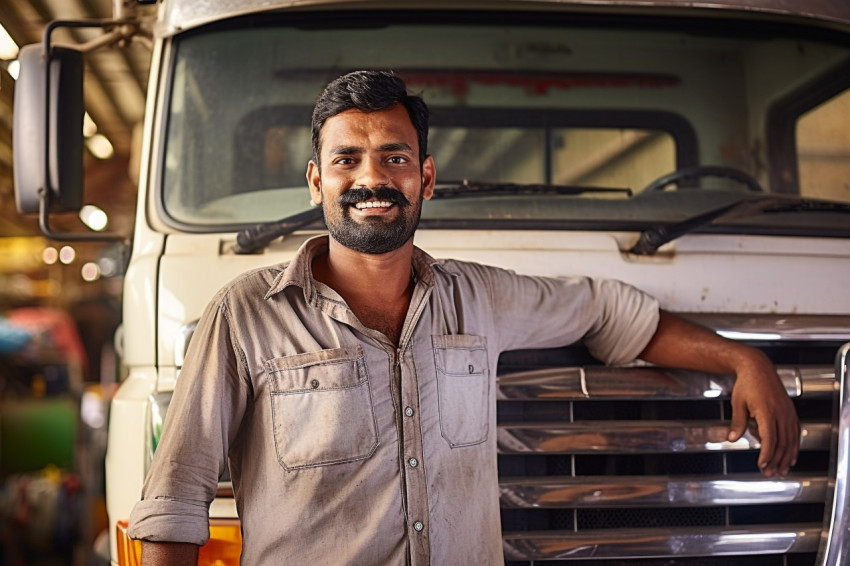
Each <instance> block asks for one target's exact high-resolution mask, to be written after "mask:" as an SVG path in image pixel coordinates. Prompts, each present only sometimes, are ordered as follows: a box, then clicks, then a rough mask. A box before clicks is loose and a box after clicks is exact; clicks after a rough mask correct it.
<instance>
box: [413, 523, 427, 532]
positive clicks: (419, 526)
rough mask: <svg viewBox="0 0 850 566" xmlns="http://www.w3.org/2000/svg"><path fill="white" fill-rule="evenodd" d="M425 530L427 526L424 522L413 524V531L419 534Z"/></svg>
mask: <svg viewBox="0 0 850 566" xmlns="http://www.w3.org/2000/svg"><path fill="white" fill-rule="evenodd" d="M424 528H425V525H423V524H422V521H416V522H415V523H413V530H414V531H416V532H417V533H421V532H422V529H424Z"/></svg>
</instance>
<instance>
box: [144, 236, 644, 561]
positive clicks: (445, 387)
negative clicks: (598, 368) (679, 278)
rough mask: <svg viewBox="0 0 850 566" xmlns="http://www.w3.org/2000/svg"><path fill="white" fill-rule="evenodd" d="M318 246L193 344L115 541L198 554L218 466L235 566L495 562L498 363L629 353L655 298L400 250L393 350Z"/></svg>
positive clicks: (259, 280) (224, 305) (217, 317)
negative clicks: (315, 264)
mask: <svg viewBox="0 0 850 566" xmlns="http://www.w3.org/2000/svg"><path fill="white" fill-rule="evenodd" d="M327 249H328V243H327V238H326V237H319V238H314V239H312V240H310V241H308V242H306V243H305V244H304V246H303V247H302V248H301V250H300V251H299V252H298V254H297V255H296V257H295V258H294V259H293V260H292V262H290V263H289V264H285V265H276V266H271V267H264V268H261V269H257V270H254V271H251V272H249V273H246V274H244V275H242V276H241V277H239V278H238V279H236V280H235V281H233V282H232V283H230V284H229V285H228V286H227V287H225V288H224V289H222V290H221V291H220V292H219V293H218V295H217V296H216V297H215V298H214V300H213V301H212V302H211V304H210V305H209V306H208V307H207V310H206V312H205V314H204V316H203V317H202V319H201V322H200V323H199V325H198V328H197V330H196V332H195V335H194V337H193V339H192V345H191V347H190V348H189V352H188V354H187V356H188V357H187V360H186V363H185V365H184V368H183V370H182V373H181V374H180V378H179V379H178V382H177V386H176V389H175V392H174V397H173V400H172V402H171V405H170V408H169V410H168V415H167V420H166V423H165V430H164V435H163V438H162V441H161V443H160V445H159V447H158V448H157V452H156V456H155V458H154V461H153V464H152V467H151V470H150V473H149V475H148V478H147V481H146V483H145V486H144V490H143V493H142V501H140V502H139V503H138V504H137V505H136V506H135V508H134V510H133V513H132V515H131V517H130V536H132V537H134V538H139V539H147V540H152V541H183V542H192V543H196V544H204V543H205V542H206V541H207V539H208V536H209V531H208V508H209V504H210V502H211V501H212V499H213V497H214V495H215V491H216V485H217V479H218V477H219V475H220V473H221V472H222V471H223V470H224V466H225V465H226V463H227V462H228V460H229V465H230V473H231V477H232V480H233V487H234V495H235V498H236V505H237V509H238V511H239V516H240V518H241V521H242V530H243V536H244V539H243V551H242V562H241V563H242V564H243V566H250V565H266V564H275V565H276V564H311V565H313V564H316V565H320V564H328V565H340V564H351V565H357V566H368V565H382V566H383V565H395V564H398V565H403V564H412V565H414V566H419V565H424V564H435V565H441V566H451V565H458V566H467V565H469V564H501V563H503V558H502V544H501V531H500V523H499V502H498V489H497V470H496V386H495V371H496V364H497V362H498V358H499V354H500V353H501V352H503V351H505V350H512V349H520V348H548V347H557V346H564V345H568V344H571V343H573V342H576V341H578V340H580V339H584V340H585V343H586V344H587V346H588V347H589V349H590V351H591V352H592V353H593V354H594V355H595V356H596V357H598V358H599V359H601V360H603V361H605V362H606V363H610V364H617V363H623V362H628V361H631V360H632V359H633V358H634V357H636V356H637V355H638V354H639V353H640V352H641V350H642V349H643V348H644V346H645V345H646V344H647V343H648V341H649V339H650V337H651V336H652V334H653V333H654V331H655V328H656V326H657V323H658V305H657V303H656V301H655V300H654V299H652V298H651V297H649V296H647V295H645V294H644V293H642V292H640V291H638V290H636V289H634V288H633V287H630V286H628V285H625V284H622V283H619V282H615V281H607V280H591V279H588V278H583V277H575V278H566V279H548V278H540V277H526V276H518V275H516V274H514V273H512V272H510V271H505V270H502V269H497V268H493V267H487V266H482V265H477V264H472V263H464V262H459V261H452V260H435V259H433V258H431V257H430V256H428V255H427V254H426V253H425V252H423V251H421V250H419V249H416V251H415V253H414V269H415V273H416V274H417V281H416V286H415V289H414V293H413V298H412V300H411V302H410V308H409V310H408V314H407V319H406V320H405V323H404V328H403V330H402V334H401V341H400V346H399V347H398V348H396V347H395V346H394V345H393V344H392V343H391V342H390V341H389V340H387V338H386V337H385V336H384V335H383V334H381V333H379V332H377V331H374V330H371V329H369V328H366V327H364V326H363V325H362V324H361V323H360V322H359V321H358V320H357V318H356V317H355V316H354V314H353V313H352V311H351V310H350V309H349V308H348V307H347V306H346V304H345V301H343V299H342V297H340V296H339V294H337V293H336V292H335V291H334V290H333V289H331V288H329V287H327V286H326V285H323V284H322V283H320V282H317V281H316V280H315V279H313V277H312V273H311V268H310V266H311V261H312V259H313V258H314V257H315V256H316V255H319V254H322V253H327Z"/></svg>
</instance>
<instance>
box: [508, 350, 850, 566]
mask: <svg viewBox="0 0 850 566" xmlns="http://www.w3.org/2000/svg"><path fill="white" fill-rule="evenodd" d="M822 338H823V337H819V338H818V339H817V340H800V339H794V340H782V341H776V342H761V343H760V342H751V344H752V345H755V346H757V347H761V348H762V349H763V350H764V351H765V352H766V353H767V354H768V355H769V356H771V358H772V359H773V361H774V363H776V364H777V368H778V371H779V374H780V377H781V378H782V380H783V383H784V384H785V387H786V390H787V391H788V394H789V395H790V396H791V397H792V398H793V399H794V403H795V405H796V407H797V411H798V413H799V415H800V421H801V426H802V436H801V453H800V457H799V459H798V464H797V465H796V466H795V468H794V469H793V470H792V473H791V474H789V476H788V477H786V478H765V477H763V476H761V475H760V474H759V473H758V468H757V464H756V461H757V457H758V441H757V440H756V439H755V437H753V435H752V434H751V433H750V432H748V434H747V435H745V437H744V438H742V439H740V440H739V441H737V442H735V443H730V442H728V441H726V439H725V438H726V434H727V432H728V422H729V418H730V414H731V409H730V405H729V394H730V392H731V389H732V385H733V379H732V378H731V377H729V376H716V375H710V374H704V373H696V372H684V371H674V370H664V369H658V368H650V367H630V368H605V367H603V366H601V365H599V364H598V362H595V361H594V360H593V359H592V358H591V357H590V356H589V354H588V353H587V352H586V351H585V350H584V349H582V348H581V347H575V346H574V347H570V348H565V349H557V350H545V351H540V350H535V351H521V352H508V353H506V354H504V355H503V356H502V359H501V361H500V364H499V376H500V377H499V401H498V419H499V430H498V445H499V475H500V491H501V505H502V530H503V542H504V549H505V559H506V564H508V565H511V566H514V565H516V566H520V565H523V566H526V565H531V564H534V563H536V562H538V561H545V563H546V564H547V566H548V565H556V564H565V565H567V564H568V565H570V566H575V565H576V564H583V563H586V564H588V565H593V566H607V565H622V566H661V565H664V566H674V565H681V566H721V565H722V566H736V565H739V564H740V565H744V564H746V566H780V565H781V566H803V565H805V566H812V565H814V564H815V563H816V558H817V553H818V550H819V547H820V545H821V539H822V531H823V530H824V524H825V523H824V517H825V514H827V515H828V513H829V511H830V509H831V497H832V489H831V486H832V485H833V484H832V482H831V481H830V456H831V453H832V452H833V445H834V443H835V439H834V438H833V432H834V426H833V422H834V418H835V417H834V413H835V410H834V403H835V401H836V398H837V391H838V382H837V380H836V375H835V366H834V361H835V356H836V352H837V351H838V349H839V347H840V345H841V339H842V338H845V337H844V336H843V335H842V336H840V337H838V336H836V337H835V339H832V340H830V339H826V340H824V339H822Z"/></svg>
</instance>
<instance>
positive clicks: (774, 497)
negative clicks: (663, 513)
mask: <svg viewBox="0 0 850 566" xmlns="http://www.w3.org/2000/svg"><path fill="white" fill-rule="evenodd" d="M828 487H829V486H828V481H827V479H826V478H825V477H822V476H814V475H798V474H793V475H791V476H789V477H787V478H784V479H770V478H766V477H764V476H762V475H760V474H740V475H735V476H733V475H730V476H724V477H718V476H676V477H669V476H584V477H572V476H546V477H535V478H527V477H526V478H502V479H501V481H500V482H499V489H500V491H501V504H502V507H504V508H541V509H544V508H548V509H561V508H602V507H606V508H614V507H616V508H627V507H707V506H717V505H769V504H779V503H808V502H817V501H821V502H822V501H824V499H826V495H827V491H828Z"/></svg>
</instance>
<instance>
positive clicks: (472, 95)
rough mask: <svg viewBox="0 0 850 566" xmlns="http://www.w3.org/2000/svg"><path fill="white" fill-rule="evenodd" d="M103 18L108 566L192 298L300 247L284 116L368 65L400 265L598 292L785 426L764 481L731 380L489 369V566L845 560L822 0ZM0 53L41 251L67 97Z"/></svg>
mask: <svg viewBox="0 0 850 566" xmlns="http://www.w3.org/2000/svg"><path fill="white" fill-rule="evenodd" d="M119 4H121V3H120V2H119ZM124 4H125V7H124V8H122V10H128V12H127V13H124V14H123V15H122V17H124V18H125V19H126V20H127V21H133V22H134V26H135V27H133V28H132V29H133V33H135V32H137V31H139V30H141V31H148V32H149V33H150V34H151V36H152V64H151V75H150V79H149V92H148V99H147V114H146V120H145V128H144V131H145V134H144V140H143V143H142V146H141V176H140V181H139V190H138V214H137V219H136V223H135V230H134V234H133V240H132V254H131V258H130V261H129V265H128V267H127V271H126V274H125V287H124V316H123V335H124V338H123V342H124V349H123V363H124V364H125V366H126V369H127V377H126V379H124V381H123V383H122V384H121V387H120V389H119V390H118V392H117V394H116V395H115V398H114V400H113V402H112V407H111V414H110V425H109V446H108V452H107V458H106V467H107V506H108V513H109V519H110V537H111V551H112V560H113V563H114V564H116V565H119V566H127V565H131V564H137V563H138V562H137V561H138V555H137V552H138V545H137V544H136V543H134V542H133V541H130V540H129V539H127V537H126V532H125V527H126V520H127V518H128V516H129V514H130V510H131V509H132V507H133V505H134V503H135V502H136V501H137V500H138V498H139V496H140V492H141V487H142V483H143V481H144V477H145V473H146V471H147V468H148V465H149V462H150V459H151V457H152V453H153V451H154V450H155V447H156V442H157V440H158V437H159V432H160V427H161V423H162V418H163V416H164V413H165V411H166V410H167V407H168V400H169V398H170V393H171V391H172V390H173V387H174V384H175V382H176V380H178V379H179V375H180V369H181V366H182V362H183V354H184V352H185V347H186V345H187V344H188V342H189V340H190V338H191V334H192V330H193V328H194V325H195V324H196V323H197V320H198V318H199V317H200V315H201V312H202V310H203V309H204V307H205V306H206V304H207V302H208V301H209V300H210V298H211V297H212V296H213V294H214V293H215V292H216V291H217V290H218V289H219V288H220V287H221V286H223V285H224V284H225V283H227V282H228V281H229V280H231V279H233V278H234V277H236V276H237V275H239V274H240V273H242V272H244V271H246V270H248V269H251V268H254V267H257V266H260V265H267V264H274V263H280V262H286V261H288V260H289V259H290V258H291V257H292V256H293V254H294V253H295V251H296V250H297V249H298V247H299V246H300V245H301V243H303V242H304V241H305V240H306V239H307V238H309V237H311V236H313V235H316V234H320V233H322V232H323V231H324V225H323V223H322V217H321V210H320V209H318V208H315V207H313V206H312V204H311V202H310V198H309V194H308V191H307V188H306V184H305V180H304V172H305V169H306V164H307V161H308V160H309V159H310V157H311V144H310V113H311V110H312V106H313V103H314V101H315V99H316V97H317V96H318V94H319V92H320V91H321V89H322V88H323V87H324V85H325V84H327V83H328V82H329V81H330V80H331V79H333V78H335V77H337V76H339V75H341V74H343V73H345V72H347V71H351V70H356V69H361V68H369V69H389V70H393V71H394V72H395V73H397V74H398V75H399V76H401V77H402V78H403V79H404V80H405V81H406V83H407V84H408V86H409V88H410V89H411V90H414V91H416V92H419V93H421V94H422V96H423V97H424V98H425V101H426V102H427V103H428V105H429V107H430V109H431V113H432V116H431V132H430V139H429V152H430V153H431V154H432V155H433V156H434V159H435V161H436V166H437V176H438V180H437V187H436V190H435V195H434V198H433V200H431V201H429V202H426V203H425V205H424V208H423V213H422V219H421V223H420V227H419V230H418V232H417V235H416V244H417V245H418V246H420V247H422V248H424V249H425V250H426V251H428V252H429V253H430V254H431V255H433V256H436V257H454V258H460V259H466V260H472V261H478V262H482V263H487V264H493V265H498V266H501V267H505V268H509V269H513V270H516V271H518V272H522V273H528V274H540V275H548V276H553V277H562V276H567V275H573V274H584V275H590V276H594V277H608V278H616V279H621V280H624V281H627V282H629V283H631V284H633V285H635V286H637V287H640V288H642V289H644V290H646V291H648V292H649V293H651V294H653V295H655V296H656V297H658V298H659V300H660V302H661V304H662V306H663V308H665V309H668V310H670V311H674V312H677V313H680V314H682V315H683V316H686V317H688V318H691V319H692V320H695V321H697V322H699V323H701V324H704V325H707V326H709V327H712V328H714V329H715V330H716V331H718V332H720V333H723V334H724V335H726V336H729V337H732V338H734V339H738V340H742V341H745V342H747V343H749V344H752V345H754V346H757V347H760V348H762V349H764V350H765V351H766V352H767V353H768V355H770V356H771V358H772V359H773V360H774V362H775V363H776V364H777V366H778V368H779V372H780V375H781V377H782V378H783V380H784V382H785V384H786V388H787V390H788V394H789V395H790V396H791V397H792V398H793V399H794V402H795V404H796V406H797V409H798V413H799V414H800V418H801V423H802V434H803V436H802V452H801V456H800V458H799V463H798V465H797V466H796V468H795V469H794V470H793V471H792V473H791V474H790V475H789V476H788V477H786V478H779V479H776V478H773V479H767V478H763V477H761V476H760V475H759V474H758V470H757V466H756V456H757V453H758V448H759V445H758V441H757V439H756V438H755V436H753V435H752V434H748V435H747V436H745V437H744V438H742V439H741V440H739V441H738V442H735V443H730V442H728V441H726V440H725V431H726V427H727V426H728V420H729V415H730V412H729V411H730V410H729V393H730V390H731V386H732V381H733V380H732V377H731V376H712V375H705V374H696V373H693V372H677V371H670V370H665V369H664V368H653V367H638V366H633V367H621V368H605V367H603V366H601V365H600V364H599V362H598V361H596V360H594V359H592V358H591V357H590V355H589V354H588V353H587V351H586V350H584V349H583V347H582V346H581V345H580V344H576V345H571V346H569V347H566V348H561V349H556V350H545V351H522V352H510V353H507V354H505V355H504V356H503V357H502V360H501V362H500V366H499V371H498V373H499V378H498V379H499V388H500V393H499V402H498V408H497V409H498V415H499V417H498V418H499V423H500V427H499V431H498V440H499V449H500V455H499V466H500V477H501V480H500V491H501V494H502V495H501V498H502V509H503V511H502V526H503V544H504V551H505V557H506V562H507V563H508V564H511V565H531V564H537V563H539V562H544V561H545V562H546V563H547V564H556V565H557V564H564V565H566V564H570V565H573V564H594V565H597V566H598V565H602V564H606V565H608V564H617V565H623V566H628V565H632V566H638V565H641V566H644V565H658V566H660V565H662V564H665V565H666V564H681V565H691V566H696V565H697V564H699V565H710V566H715V565H725V566H736V565H743V564H746V565H747V566H779V565H782V566H791V565H795V566H796V565H806V566H810V565H818V566H837V565H839V564H843V563H844V561H846V560H847V553H848V550H850V544H848V537H847V536H846V533H847V528H848V523H847V518H846V515H845V509H846V507H847V497H848V494H847V487H846V482H847V477H846V475H847V465H848V459H847V458H848V455H847V434H848V431H847V427H848V426H850V420H848V419H850V413H848V412H847V411H848V409H847V406H846V403H845V396H846V395H847V393H846V389H845V380H846V374H847V361H846V355H847V350H846V348H845V349H842V344H843V343H845V342H848V341H850V292H848V280H850V134H848V133H847V132H849V131H850V4H846V3H843V2H827V1H801V2H796V3H793V4H794V6H793V7H791V4H790V3H788V2H784V1H780V0H758V1H749V2H742V1H737V0H712V1H711V2H701V1H696V2H681V1H674V0H658V1H655V0H652V1H644V0H640V1H638V0H602V1H598V0H560V1H555V0H498V1H492V0H486V1H485V0H466V1H463V2H454V1H448V0H445V1H442V0H423V1H412V2H404V3H402V4H400V3H398V2H389V1H380V0H376V1H368V2H367V1H333V0H298V1H296V0H231V1H226V2H225V1H220V2H195V1H192V0H163V1H161V2H159V6H158V12H157V16H156V19H155V21H153V22H150V21H141V20H140V21H136V20H133V19H132V13H131V11H129V8H127V7H126V5H127V4H129V2H124ZM25 51H31V52H32V53H33V55H32V56H31V57H32V59H33V61H32V62H31V63H29V64H25V65H24V66H23V68H22V71H21V80H20V81H19V83H20V84H19V88H18V92H19V93H22V92H24V91H27V92H29V87H28V86H26V85H28V84H30V82H31V83H32V85H33V87H32V88H33V89H35V92H37V93H40V96H41V98H40V99H38V100H40V104H41V106H40V107H37V108H33V109H31V110H30V111H29V112H30V116H32V115H38V113H39V111H40V109H49V110H45V112H46V115H48V116H49V118H48V120H47V124H46V125H45V124H44V121H42V123H41V124H42V125H41V129H40V130H39V129H38V128H36V130H37V131H35V132H30V133H28V134H27V137H26V139H22V140H21V146H20V148H19V146H18V145H17V144H18V142H17V139H16V152H18V153H19V155H17V159H18V161H17V162H16V163H20V164H23V163H24V162H25V161H26V160H28V159H29V160H30V162H29V163H30V165H29V166H28V167H24V166H23V165H20V166H18V165H16V166H17V167H19V169H20V176H19V177H18V179H17V181H18V182H17V185H18V187H17V189H18V192H19V195H20V196H19V208H20V209H21V211H22V212H24V213H35V212H38V213H40V214H41V215H42V218H43V219H44V220H45V221H44V222H43V224H44V225H45V226H46V227H48V228H49V222H47V219H48V218H49V215H50V214H51V211H55V210H68V209H73V207H74V206H78V204H77V203H78V201H79V199H78V195H79V190H80V189H79V187H78V186H77V184H75V183H74V182H73V180H74V175H73V173H72V174H69V178H70V181H69V180H68V178H66V177H65V176H64V175H63V174H62V172H64V171H67V170H68V168H71V169H73V166H74V163H75V161H74V158H73V155H71V157H67V155H66V152H67V149H68V147H69V146H73V144H74V143H79V142H75V141H74V140H73V135H71V136H68V135H67V134H63V132H65V130H64V129H63V127H62V126H63V125H66V124H68V123H71V124H72V126H73V124H74V122H73V120H71V121H70V122H68V120H69V119H68V118H67V117H66V115H67V114H68V112H69V110H68V109H67V108H65V106H66V104H65V103H63V102H62V100H61V97H60V100H59V101H58V102H55V103H53V102H50V103H47V102H46V101H45V99H44V93H45V92H47V93H51V92H53V90H55V89H56V88H57V86H56V85H57V84H60V83H61V84H62V85H67V84H71V85H76V84H77V83H79V82H81V80H82V79H81V76H80V77H77V78H74V77H73V72H72V71H73V70H74V69H75V68H77V67H78V66H79V65H80V63H79V62H78V61H77V57H76V55H75V54H74V53H73V49H69V48H67V47H65V48H64V49H63V48H58V47H55V46H52V45H50V41H49V35H48V39H47V40H46V42H45V45H38V46H34V47H32V48H31V49H28V50H25ZM69 52H70V53H69ZM45 54H46V55H47V57H46V60H49V61H51V66H50V69H53V71H51V73H47V72H46V71H45V69H46V68H45V65H44V61H45ZM23 58H24V57H22V59H23ZM28 73H29V75H28ZM80 75H81V73H80ZM45 77H52V79H51V78H47V79H46V78H45ZM69 77H70V78H69ZM51 81H52V84H51ZM45 82H47V83H48V84H46V85H45V84H44V83H45ZM22 85H24V86H23V88H21V86H22ZM38 89H40V90H38ZM21 96H24V95H23V94H22V95H21ZM51 100H52V99H51ZM66 102H67V101H66ZM22 104H23V103H22ZM67 104H71V102H67ZM77 104H78V106H79V105H80V104H81V103H80V102H78V103H77ZM36 106H37V105H36ZM77 111H78V112H79V111H80V110H79V108H77ZM71 114H74V113H73V112H71ZM74 116H76V114H74ZM17 118H18V116H17V114H16V119H17ZM21 119H24V118H21ZM16 124H17V122H16ZM72 126H71V129H73V127H72ZM62 135H66V138H70V139H69V140H68V139H66V138H62ZM57 139H58V140H62V139H65V140H66V141H64V142H56V141H55V140H57ZM25 144H29V145H25ZM24 147H28V148H30V149H31V150H32V149H33V148H35V149H34V153H35V154H38V155H39V156H40V157H39V158H38V160H36V159H35V158H34V157H33V151H28V152H27V156H24V155H23V153H24V150H23V149H22V148H24ZM57 172H58V173H57ZM45 179H49V181H45ZM39 189H41V191H40V192H39ZM53 236H54V237H58V238H61V237H63V236H64V235H63V234H53ZM589 428H592V429H593V431H594V434H592V435H589V434H585V433H584V432H585V431H587V430H588V429H589ZM210 517H211V519H212V525H213V526H212V527H211V530H212V537H213V538H212V540H211V542H210V543H209V544H208V545H207V546H206V547H204V549H202V553H201V563H203V564H237V563H238V556H239V546H240V541H241V538H240V531H239V523H238V517H237V514H236V508H235V505H234V503H233V498H232V490H230V489H229V484H228V479H227V477H223V478H222V482H221V486H220V493H219V496H218V497H217V498H216V500H215V501H214V502H213V504H212V506H211V508H210Z"/></svg>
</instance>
